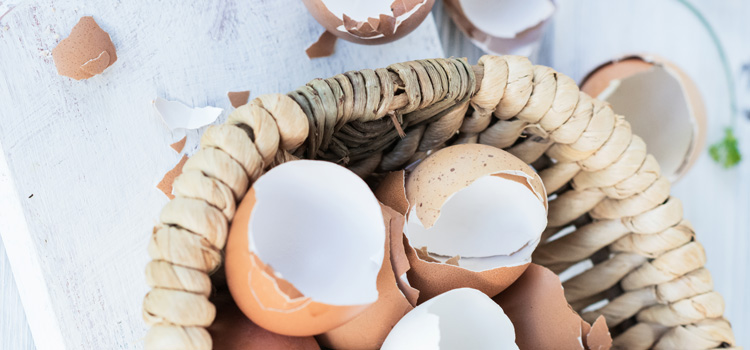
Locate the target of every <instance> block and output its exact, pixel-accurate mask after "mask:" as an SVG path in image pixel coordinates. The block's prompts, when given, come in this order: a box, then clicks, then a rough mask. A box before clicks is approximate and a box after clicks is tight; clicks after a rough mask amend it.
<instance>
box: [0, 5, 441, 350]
mask: <svg viewBox="0 0 750 350" xmlns="http://www.w3.org/2000/svg"><path fill="white" fill-rule="evenodd" d="M84 15H93V16H94V18H95V19H96V20H97V22H98V23H99V24H100V26H101V27H102V28H103V29H104V30H106V31H108V32H109V33H110V35H111V36H112V40H113V41H114V43H115V46H116V47H117V54H118V61H117V62H116V63H115V64H114V65H113V66H112V67H110V68H109V69H107V70H106V71H105V72H104V73H103V74H102V75H100V76H96V77H93V78H91V79H89V80H87V81H81V82H77V81H73V80H71V79H68V78H64V77H60V76H58V75H57V74H56V71H55V67H54V65H53V62H52V58H51V57H50V56H49V51H51V50H52V48H53V47H54V46H55V45H56V43H57V42H58V41H59V40H60V38H61V37H65V36H67V35H68V33H69V31H70V29H71V28H72V27H73V25H74V24H75V23H76V22H77V20H78V18H80V17H81V16H84ZM6 26H7V30H4V29H3V28H4V27H6ZM321 32H322V29H321V28H320V27H319V26H318V25H317V23H315V22H314V20H313V19H312V17H310V16H309V14H308V13H307V11H306V10H305V9H304V7H303V5H302V4H301V2H299V1H293V0H287V1H254V2H252V3H249V2H241V1H228V0H227V1H212V2H205V4H199V3H198V2H196V3H194V4H192V5H190V4H185V3H184V2H182V1H177V0H171V1H161V2H147V3H146V2H121V3H120V2H113V1H97V2H91V3H88V4H86V5H80V4H76V3H74V2H72V1H54V2H53V1H51V0H50V1H27V2H24V3H22V4H20V5H19V6H17V7H16V8H15V9H13V10H12V11H11V12H10V13H8V14H7V15H6V16H5V17H3V18H2V19H0V62H2V64H1V65H0V106H2V107H0V148H1V149H2V152H1V153H0V155H1V156H0V234H2V238H3V241H4V243H5V248H6V249H7V252H8V258H9V261H10V265H11V267H12V269H13V272H14V276H15V280H16V282H17V285H18V288H19V291H20V293H19V294H20V299H21V301H22V302H23V304H24V307H25V309H26V310H27V318H28V321H29V325H30V328H31V332H32V333H33V334H34V339H35V342H36V344H37V347H38V348H40V349H55V348H63V347H66V348H68V349H115V348H119V349H134V348H140V347H141V339H142V337H143V336H144V335H145V330H146V327H145V325H144V324H143V321H142V320H141V301H142V298H143V295H144V294H145V293H146V291H147V290H148V288H147V286H146V284H145V282H144V275H143V271H144V267H145V264H146V262H147V261H148V255H147V253H146V247H147V243H148V238H149V236H150V233H151V227H152V225H153V224H154V223H155V221H156V218H157V215H158V213H159V210H160V208H161V207H162V206H163V205H164V203H166V201H167V199H166V197H165V196H164V195H163V194H162V193H161V192H159V191H158V190H156V188H155V187H154V186H155V185H156V183H157V182H158V181H159V180H160V179H161V177H162V175H163V174H164V173H165V172H166V171H167V170H169V169H171V168H172V167H173V166H174V164H176V163H177V161H178V160H179V155H178V154H176V153H175V152H174V151H173V150H172V149H171V148H169V144H170V143H172V142H174V141H176V140H178V139H179V138H181V137H182V136H183V133H180V132H175V133H174V134H173V133H170V131H169V130H168V129H167V127H166V126H165V125H164V123H163V122H162V121H161V120H160V119H159V117H158V116H157V115H156V114H155V112H154V110H153V108H152V106H151V100H153V99H154V98H156V97H157V96H162V97H164V98H167V99H178V100H180V101H182V102H184V103H187V104H189V105H194V106H205V105H213V106H218V107H222V108H225V109H226V110H227V111H228V110H230V109H231V108H230V105H229V101H228V100H227V97H226V92H227V91H238V90H247V89H249V90H251V91H252V95H253V96H257V95H260V94H263V93H270V92H286V91H290V90H292V89H293V88H295V87H297V86H299V85H301V84H304V83H306V82H307V81H309V80H310V79H313V78H316V77H327V76H332V75H334V74H336V73H341V72H344V71H346V70H353V69H362V68H377V67H383V66H386V65H388V64H390V63H394V62H398V61H405V60H411V59H417V58H428V57H439V56H442V49H441V47H440V43H439V41H438V38H437V32H436V30H435V27H434V22H433V21H432V18H428V19H427V20H426V21H425V22H424V24H423V25H422V26H421V27H420V28H418V29H417V30H416V31H415V32H414V33H412V34H411V35H410V36H408V37H407V38H405V39H404V40H401V41H399V42H397V43H394V44H390V45H386V46H379V47H363V46H355V45H351V44H349V43H346V42H340V43H339V44H338V45H337V53H336V54H335V56H334V57H332V58H326V59H317V60H312V61H311V60H309V59H308V58H307V56H305V53H304V49H305V48H306V47H307V45H308V44H310V43H312V42H313V41H315V40H316V39H317V36H318V35H319V34H320V33H321ZM56 34H57V35H59V37H58V36H57V35H56ZM225 117H226V113H225V115H224V116H222V117H221V118H220V120H223V119H224V118H225ZM198 135H199V133H198V132H197V131H192V132H188V146H187V148H186V149H187V150H188V151H189V152H190V151H192V150H193V149H194V148H195V147H196V146H197V143H198ZM32 194H33V197H31V198H29V197H30V196H31V195H32ZM3 271H6V270H5V269H3ZM5 275H6V273H4V274H3V276H5ZM3 285H6V283H5V280H3ZM3 294H4V295H3V298H2V301H3V311H2V312H3V314H4V315H5V314H6V308H8V307H11V308H12V307H15V309H14V310H17V305H16V304H17V298H18V297H17V296H15V299H14V297H13V295H12V293H8V295H9V297H6V296H5V294H6V293H3ZM6 305H8V306H6ZM9 315H10V314H9ZM3 320H4V319H3ZM3 323H4V325H3V328H2V329H3V332H6V331H5V329H6V325H5V323H6V322H3ZM14 323H16V324H18V327H17V329H16V330H14V329H13V328H10V330H9V331H7V332H8V334H15V332H18V334H23V332H24V329H25V325H24V324H23V319H20V318H19V319H17V320H16V321H15V322H14ZM11 327H13V326H11ZM2 335H3V337H2V340H0V341H1V342H0V348H2V349H18V348H24V347H27V346H25V344H24V343H22V341H21V343H20V344H19V343H16V342H15V341H14V340H8V339H9V338H8V337H6V336H5V333H3V334H2ZM9 341H10V343H9Z"/></svg>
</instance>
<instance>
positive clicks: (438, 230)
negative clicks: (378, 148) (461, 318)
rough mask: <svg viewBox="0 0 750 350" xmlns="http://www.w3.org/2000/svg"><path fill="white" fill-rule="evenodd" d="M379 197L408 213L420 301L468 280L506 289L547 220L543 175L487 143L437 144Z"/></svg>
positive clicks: (392, 177) (408, 243) (485, 288)
mask: <svg viewBox="0 0 750 350" xmlns="http://www.w3.org/2000/svg"><path fill="white" fill-rule="evenodd" d="M376 196H377V197H378V198H379V199H380V200H381V201H382V202H383V203H385V204H386V205H389V206H391V207H392V208H394V209H395V210H397V211H399V212H401V213H403V214H404V215H405V216H406V224H405V225H404V242H405V247H406V248H405V249H406V255H407V257H408V258H409V264H410V266H411V269H410V270H409V271H408V273H407V278H408V283H409V284H410V285H411V286H412V287H414V288H416V289H417V290H419V291H420V297H419V302H420V303H421V302H424V301H426V300H429V299H430V298H432V297H434V296H436V295H438V294H441V293H444V292H446V291H448V290H451V289H455V288H461V287H470V288H474V289H478V290H480V291H482V292H484V293H485V294H487V295H489V296H494V295H496V294H498V293H500V292H501V291H503V290H504V289H505V288H507V287H508V286H509V285H510V284H511V283H513V281H515V280H516V279H517V278H518V277H519V276H520V275H521V274H522V273H523V271H524V270H525V269H526V266H527V265H528V264H529V263H530V262H531V253H532V252H533V251H534V249H535V248H536V246H537V244H538V243H539V240H540V237H541V234H542V231H544V228H545V227H546V225H547V195H546V191H545V189H544V185H543V184H542V181H541V178H540V177H539V175H538V174H536V172H534V170H533V169H531V168H530V167H529V166H528V165H527V164H526V163H524V162H523V161H521V160H520V159H518V158H516V157H515V156H513V155H511V154H510V153H507V152H505V151H503V150H501V149H499V148H495V147H492V146H487V145H478V144H473V145H472V144H467V145H456V146H451V147H447V148H444V149H442V150H440V151H437V152H436V153H434V154H432V155H430V156H429V157H427V158H426V159H425V160H424V161H422V162H421V163H420V164H419V165H417V166H416V168H415V169H414V171H413V172H412V173H411V174H409V176H408V178H406V177H405V173H404V172H403V171H401V172H394V173H391V174H389V175H388V176H387V177H386V178H385V179H384V181H383V182H382V183H381V185H380V187H379V188H378V190H377V191H376Z"/></svg>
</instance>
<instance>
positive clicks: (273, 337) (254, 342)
mask: <svg viewBox="0 0 750 350" xmlns="http://www.w3.org/2000/svg"><path fill="white" fill-rule="evenodd" d="M211 302H212V303H213V304H214V305H215V306H216V310H217V313H216V319H215V320H214V322H213V323H212V324H211V326H210V327H208V332H209V334H211V339H212V340H213V349H215V350H319V349H320V346H319V345H318V343H317V342H316V341H315V338H313V337H310V336H308V337H290V336H286V335H281V334H276V333H273V332H271V331H268V330H266V329H263V328H262V327H260V326H258V325H256V324H255V323H253V322H252V321H250V320H249V319H248V318H247V317H245V315H244V314H243V313H242V311H240V309H238V308H237V305H235V303H234V301H232V298H231V296H230V295H229V293H223V294H222V293H219V294H217V295H216V296H215V297H214V298H212V299H211Z"/></svg>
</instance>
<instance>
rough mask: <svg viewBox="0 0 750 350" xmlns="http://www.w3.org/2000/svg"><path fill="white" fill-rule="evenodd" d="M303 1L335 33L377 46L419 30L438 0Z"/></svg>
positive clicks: (340, 36)
mask: <svg viewBox="0 0 750 350" xmlns="http://www.w3.org/2000/svg"><path fill="white" fill-rule="evenodd" d="M302 2H303V3H304V4H305V6H307V10H308V11H310V14H311V15H312V16H313V17H314V18H315V20H317V21H318V23H320V24H321V25H322V26H323V27H324V28H325V29H326V30H327V31H328V32H330V33H332V34H333V35H335V36H337V37H339V38H341V39H344V40H348V41H351V42H355V43H358V44H367V45H377V44H385V43H389V42H392V41H395V40H398V39H400V38H402V37H404V36H406V35H407V34H409V33H410V32H411V31H413V30H414V29H416V28H417V27H418V26H419V25H420V24H421V23H422V21H424V19H425V18H426V17H427V15H428V14H429V13H430V10H431V9H432V6H433V5H434V3H435V0H395V1H393V2H392V3H390V6H388V2H386V1H383V0H373V1H354V2H352V1H347V0H302ZM367 11H371V12H372V13H366V12H367ZM363 13H366V14H363ZM352 16H354V17H352Z"/></svg>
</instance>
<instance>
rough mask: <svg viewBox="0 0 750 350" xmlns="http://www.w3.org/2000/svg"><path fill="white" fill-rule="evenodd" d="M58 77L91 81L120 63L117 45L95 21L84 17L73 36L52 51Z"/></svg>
mask: <svg viewBox="0 0 750 350" xmlns="http://www.w3.org/2000/svg"><path fill="white" fill-rule="evenodd" d="M52 57H53V58H54V60H55V66H56V67H57V74H60V75H64V76H66V77H70V78H73V79H75V80H81V79H88V78H91V77H92V76H94V75H96V74H99V73H101V72H103V71H104V69H106V68H107V67H109V66H111V65H112V64H114V63H115V61H117V53H116V52H115V45H114V44H113V43H112V40H111V39H110V37H109V34H108V33H107V32H105V31H104V30H102V29H101V28H100V27H99V25H98V24H97V23H96V21H94V18H93V17H89V16H86V17H81V19H80V20H79V21H78V24H76V25H75V27H73V30H71V32H70V36H68V37H67V38H65V39H63V40H62V41H60V43H59V44H57V46H56V47H55V48H54V49H52Z"/></svg>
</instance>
